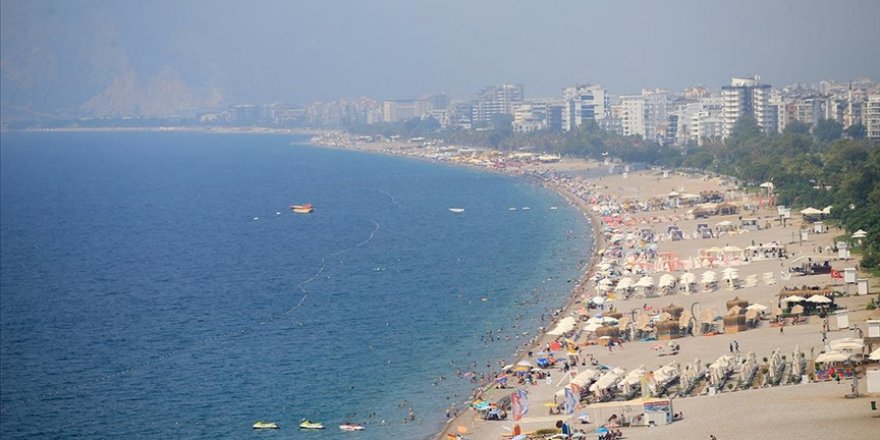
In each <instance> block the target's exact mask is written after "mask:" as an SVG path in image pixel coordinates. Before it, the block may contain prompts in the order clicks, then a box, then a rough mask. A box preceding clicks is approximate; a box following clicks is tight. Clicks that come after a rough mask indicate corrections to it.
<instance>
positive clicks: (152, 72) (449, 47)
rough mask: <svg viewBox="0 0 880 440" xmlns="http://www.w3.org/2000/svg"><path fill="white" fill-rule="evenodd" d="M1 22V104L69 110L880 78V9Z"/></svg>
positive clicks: (323, 6)
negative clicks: (132, 98) (133, 101)
mask: <svg viewBox="0 0 880 440" xmlns="http://www.w3.org/2000/svg"><path fill="white" fill-rule="evenodd" d="M0 17H2V52H0V58H2V68H3V88H4V90H3V94H4V95H7V94H9V96H8V97H7V98H4V99H5V100H6V101H10V100H16V101H27V100H28V99H30V100H32V101H35V100H41V99H44V100H52V99H56V98H57V99H58V101H59V104H58V105H59V106H61V105H63V103H67V102H68V101H69V102H70V103H72V104H71V105H78V104H76V103H77V102H84V101H86V100H87V99H89V98H90V97H93V96H94V95H96V94H97V93H98V92H100V91H101V90H105V88H106V87H108V85H110V84H111V83H113V82H114V81H116V82H117V84H116V85H115V89H114V90H111V91H109V92H106V91H105V95H107V96H109V98H107V96H104V98H107V99H110V98H113V97H118V95H119V94H120V93H134V92H130V91H129V92H120V91H119V90H131V89H134V88H135V86H134V85H131V84H129V83H126V82H125V80H124V79H120V78H136V79H132V80H131V81H130V82H131V83H132V84H133V83H136V82H138V81H139V82H141V83H147V82H150V81H152V84H153V85H152V86H151V87H153V88H152V89H149V90H155V89H157V88H158V89H162V88H163V87H165V88H168V87H171V86H167V85H165V84H166V82H168V81H169V80H168V78H172V79H174V80H175V81H177V80H179V81H178V82H177V83H175V84H177V86H175V87H178V86H179V87H183V86H181V85H180V84H185V86H186V87H189V88H190V89H192V90H191V91H192V93H193V96H195V95H196V94H199V93H201V94H202V95H199V96H203V95H204V94H205V93H208V92H215V93H217V94H219V95H218V96H220V97H222V100H223V102H224V104H229V103H233V102H248V101H250V102H271V101H278V102H290V103H307V102H309V101H312V100H317V99H325V100H329V99H333V98H337V97H345V96H348V97H352V96H371V97H375V98H379V99H384V98H394V97H397V98H406V97H416V96H419V95H421V94H423V93H425V92H445V93H447V94H449V95H451V96H454V97H462V98H464V97H468V96H470V95H472V94H474V93H475V92H476V91H477V90H479V89H480V88H481V87H483V86H484V85H487V84H493V83H500V82H518V83H522V84H524V85H525V88H526V95H527V97H535V96H557V95H559V91H560V89H561V88H562V87H563V86H565V85H567V84H571V83H575V82H578V83H587V82H589V83H599V84H602V85H604V86H606V87H607V88H608V89H609V91H610V92H611V93H612V94H626V93H634V92H638V91H639V90H640V89H641V88H653V87H664V88H669V89H672V90H680V89H682V88H684V87H686V86H689V85H694V84H704V85H707V86H710V87H712V88H713V89H716V88H718V87H720V86H721V85H723V84H725V83H727V82H728V81H729V78H730V77H731V76H732V75H737V74H739V75H743V74H748V73H758V74H760V75H761V76H762V78H763V79H764V80H765V81H766V82H769V83H771V84H774V85H783V84H787V83H792V82H816V81H818V80H820V79H826V78H827V79H837V80H847V79H854V78H857V77H869V78H873V79H880V0H853V1H830V0H826V1H816V0H791V1H773V0H764V1H760V0H758V1H752V0H749V1H707V0H687V1H672V0H667V1H662V0H645V1H626V0H581V1H477V0H442V1H417V0H400V1H394V0H372V1H355V0H350V1H330V0H315V1H288V0H279V1H270V0H260V1H234V2H228V1H214V0H205V1H201V0H200V1H195V0H178V1H156V0H149V1H91V0H86V1H83V0H77V1H68V0H63V1H34V0H2V15H0ZM126 72H127V73H129V74H130V75H129V76H128V77H124V74H125V73H126ZM160 73H161V74H160ZM157 78H159V79H157ZM120 82H121V84H128V89H126V88H125V87H123V86H122V85H120ZM172 82H173V81H172ZM144 87H145V86H143V85H142V86H141V89H144ZM144 90H145V89H144ZM7 92H8V93H7ZM114 93H115V95H114ZM108 94H109V95H108ZM56 95H57V96H56ZM7 104H8V102H7ZM22 105H24V104H22Z"/></svg>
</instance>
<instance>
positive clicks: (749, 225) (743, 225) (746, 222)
mask: <svg viewBox="0 0 880 440" xmlns="http://www.w3.org/2000/svg"><path fill="white" fill-rule="evenodd" d="M739 228H740V229H743V230H746V231H757V230H759V229H761V226H760V225H758V219H756V218H744V219H742V220H740V225H739Z"/></svg>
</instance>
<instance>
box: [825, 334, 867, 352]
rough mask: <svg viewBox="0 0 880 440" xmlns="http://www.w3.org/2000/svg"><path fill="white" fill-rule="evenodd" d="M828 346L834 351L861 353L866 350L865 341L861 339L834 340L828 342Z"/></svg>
mask: <svg viewBox="0 0 880 440" xmlns="http://www.w3.org/2000/svg"><path fill="white" fill-rule="evenodd" d="M828 346H829V347H831V349H832V350H834V351H841V352H843V351H848V352H857V353H861V352H862V351H863V350H864V349H865V340H864V339H859V338H841V339H834V340H831V341H829V342H828Z"/></svg>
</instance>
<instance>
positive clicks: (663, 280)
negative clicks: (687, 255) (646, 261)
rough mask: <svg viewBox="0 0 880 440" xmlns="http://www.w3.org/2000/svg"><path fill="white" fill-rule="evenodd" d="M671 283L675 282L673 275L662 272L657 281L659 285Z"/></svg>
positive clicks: (664, 285) (665, 285)
mask: <svg viewBox="0 0 880 440" xmlns="http://www.w3.org/2000/svg"><path fill="white" fill-rule="evenodd" d="M673 284H675V277H674V276H672V275H670V274H668V273H667V274H663V275H662V276H661V277H660V282H659V283H658V285H659V286H660V287H669V286H672V285H673Z"/></svg>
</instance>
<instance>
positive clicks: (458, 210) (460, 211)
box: [449, 208, 464, 214]
mask: <svg viewBox="0 0 880 440" xmlns="http://www.w3.org/2000/svg"><path fill="white" fill-rule="evenodd" d="M449 212H454V213H456V214H459V213H462V212H464V208H449Z"/></svg>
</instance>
